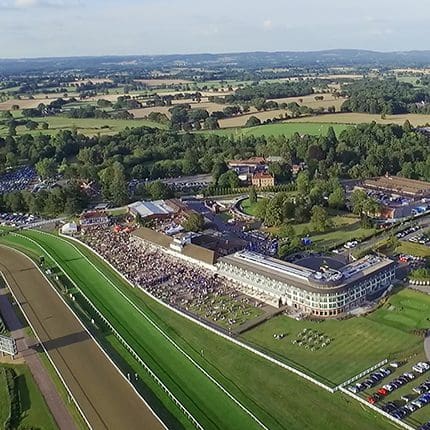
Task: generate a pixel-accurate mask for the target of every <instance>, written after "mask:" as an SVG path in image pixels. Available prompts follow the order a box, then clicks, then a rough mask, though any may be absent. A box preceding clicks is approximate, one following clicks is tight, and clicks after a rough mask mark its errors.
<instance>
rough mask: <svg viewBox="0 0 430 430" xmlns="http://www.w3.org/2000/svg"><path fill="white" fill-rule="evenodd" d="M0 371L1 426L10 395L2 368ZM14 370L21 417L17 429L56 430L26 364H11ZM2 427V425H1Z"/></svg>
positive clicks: (5, 415) (6, 412)
mask: <svg viewBox="0 0 430 430" xmlns="http://www.w3.org/2000/svg"><path fill="white" fill-rule="evenodd" d="M5 367H6V366H4V367H1V368H0V370H1V373H0V382H1V383H0V425H1V426H3V424H4V422H5V419H6V418H7V417H8V416H9V412H10V397H9V392H8V390H7V388H6V385H5V382H6V379H5V377H4V372H3V368H5ZM13 369H14V370H15V372H16V375H17V376H16V379H15V384H16V385H15V387H16V390H17V394H18V397H19V408H20V411H21V417H20V420H19V423H17V427H16V429H17V430H24V429H43V430H56V429H57V428H58V427H57V425H56V424H55V421H54V419H53V418H52V416H51V413H50V412H49V409H48V407H47V405H46V403H45V400H44V399H43V397H42V394H41V393H40V391H39V388H38V387H37V385H36V382H35V381H34V379H33V376H32V375H31V373H30V370H29V369H28V367H27V366H24V365H17V366H13ZM2 428H3V427H2Z"/></svg>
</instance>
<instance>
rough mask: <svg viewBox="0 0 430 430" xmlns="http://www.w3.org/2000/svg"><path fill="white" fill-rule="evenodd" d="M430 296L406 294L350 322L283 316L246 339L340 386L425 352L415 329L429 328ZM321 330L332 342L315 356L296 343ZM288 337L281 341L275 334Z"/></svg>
mask: <svg viewBox="0 0 430 430" xmlns="http://www.w3.org/2000/svg"><path fill="white" fill-rule="evenodd" d="M428 315H430V297H429V296H425V295H423V294H421V293H418V292H415V291H411V290H403V291H400V292H398V293H397V294H395V295H394V296H393V297H391V298H390V299H389V301H388V302H387V303H386V304H385V305H384V306H383V307H382V308H381V309H378V310H376V311H375V312H373V313H372V314H370V315H368V316H364V317H357V318H351V319H348V320H345V321H337V320H327V321H322V322H310V321H296V320H295V319H293V318H290V317H288V316H285V315H282V316H279V317H276V318H273V319H272V320H270V321H268V322H266V323H265V324H262V325H260V326H258V327H256V328H254V329H252V330H250V331H249V332H247V333H245V334H244V335H243V337H244V338H245V339H246V340H248V341H250V342H252V343H253V344H256V345H260V346H262V347H263V348H264V349H265V350H267V351H270V353H271V354H273V355H275V356H277V357H280V358H283V359H285V360H287V361H291V362H294V363H298V365H299V366H303V367H304V368H307V369H309V371H311V372H313V373H314V374H315V375H318V377H320V378H321V379H323V380H326V379H328V380H329V381H331V382H333V383H334V384H339V383H341V382H343V381H345V380H347V379H348V378H349V377H352V376H354V375H356V374H357V373H360V371H362V370H364V369H366V368H368V367H370V366H372V365H373V364H376V363H377V362H379V361H381V360H383V359H385V358H388V359H390V358H391V359H393V358H396V359H397V358H404V357H407V356H410V355H413V354H419V353H421V352H422V351H423V339H422V337H420V336H418V335H416V334H414V333H413V330H414V329H415V328H424V327H430V322H429V321H428V320H427V318H428ZM305 328H307V329H313V330H317V331H318V332H319V333H321V334H323V335H324V336H326V337H327V336H328V337H330V339H331V342H330V344H329V345H328V346H327V347H325V348H320V349H318V350H315V351H311V350H310V349H306V348H305V347H303V346H298V345H297V344H293V343H292V341H293V340H294V339H296V338H297V336H298V334H299V333H300V332H302V330H303V329H305ZM277 333H285V334H286V336H285V337H284V339H282V340H277V339H274V337H273V334H277Z"/></svg>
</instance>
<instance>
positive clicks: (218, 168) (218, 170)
mask: <svg viewBox="0 0 430 430" xmlns="http://www.w3.org/2000/svg"><path fill="white" fill-rule="evenodd" d="M227 171H228V167H227V164H225V162H224V161H217V162H216V163H215V164H214V166H213V168H212V178H213V181H214V183H215V184H217V183H218V179H219V177H220V176H221V175H222V174H223V173H225V172H227Z"/></svg>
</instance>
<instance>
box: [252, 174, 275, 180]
mask: <svg viewBox="0 0 430 430" xmlns="http://www.w3.org/2000/svg"><path fill="white" fill-rule="evenodd" d="M252 179H273V176H272V175H271V174H270V173H267V172H256V173H254V174H253V175H252Z"/></svg>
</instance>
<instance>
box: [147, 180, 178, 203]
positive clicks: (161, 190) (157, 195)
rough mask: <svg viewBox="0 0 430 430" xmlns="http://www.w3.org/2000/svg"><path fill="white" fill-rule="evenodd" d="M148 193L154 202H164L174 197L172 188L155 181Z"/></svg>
mask: <svg viewBox="0 0 430 430" xmlns="http://www.w3.org/2000/svg"><path fill="white" fill-rule="evenodd" d="M148 191H149V194H150V196H151V198H152V200H164V199H168V198H170V197H172V196H173V192H172V190H171V188H170V187H169V186H168V185H167V184H165V183H164V182H161V181H155V182H152V183H151V184H149V185H148Z"/></svg>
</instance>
